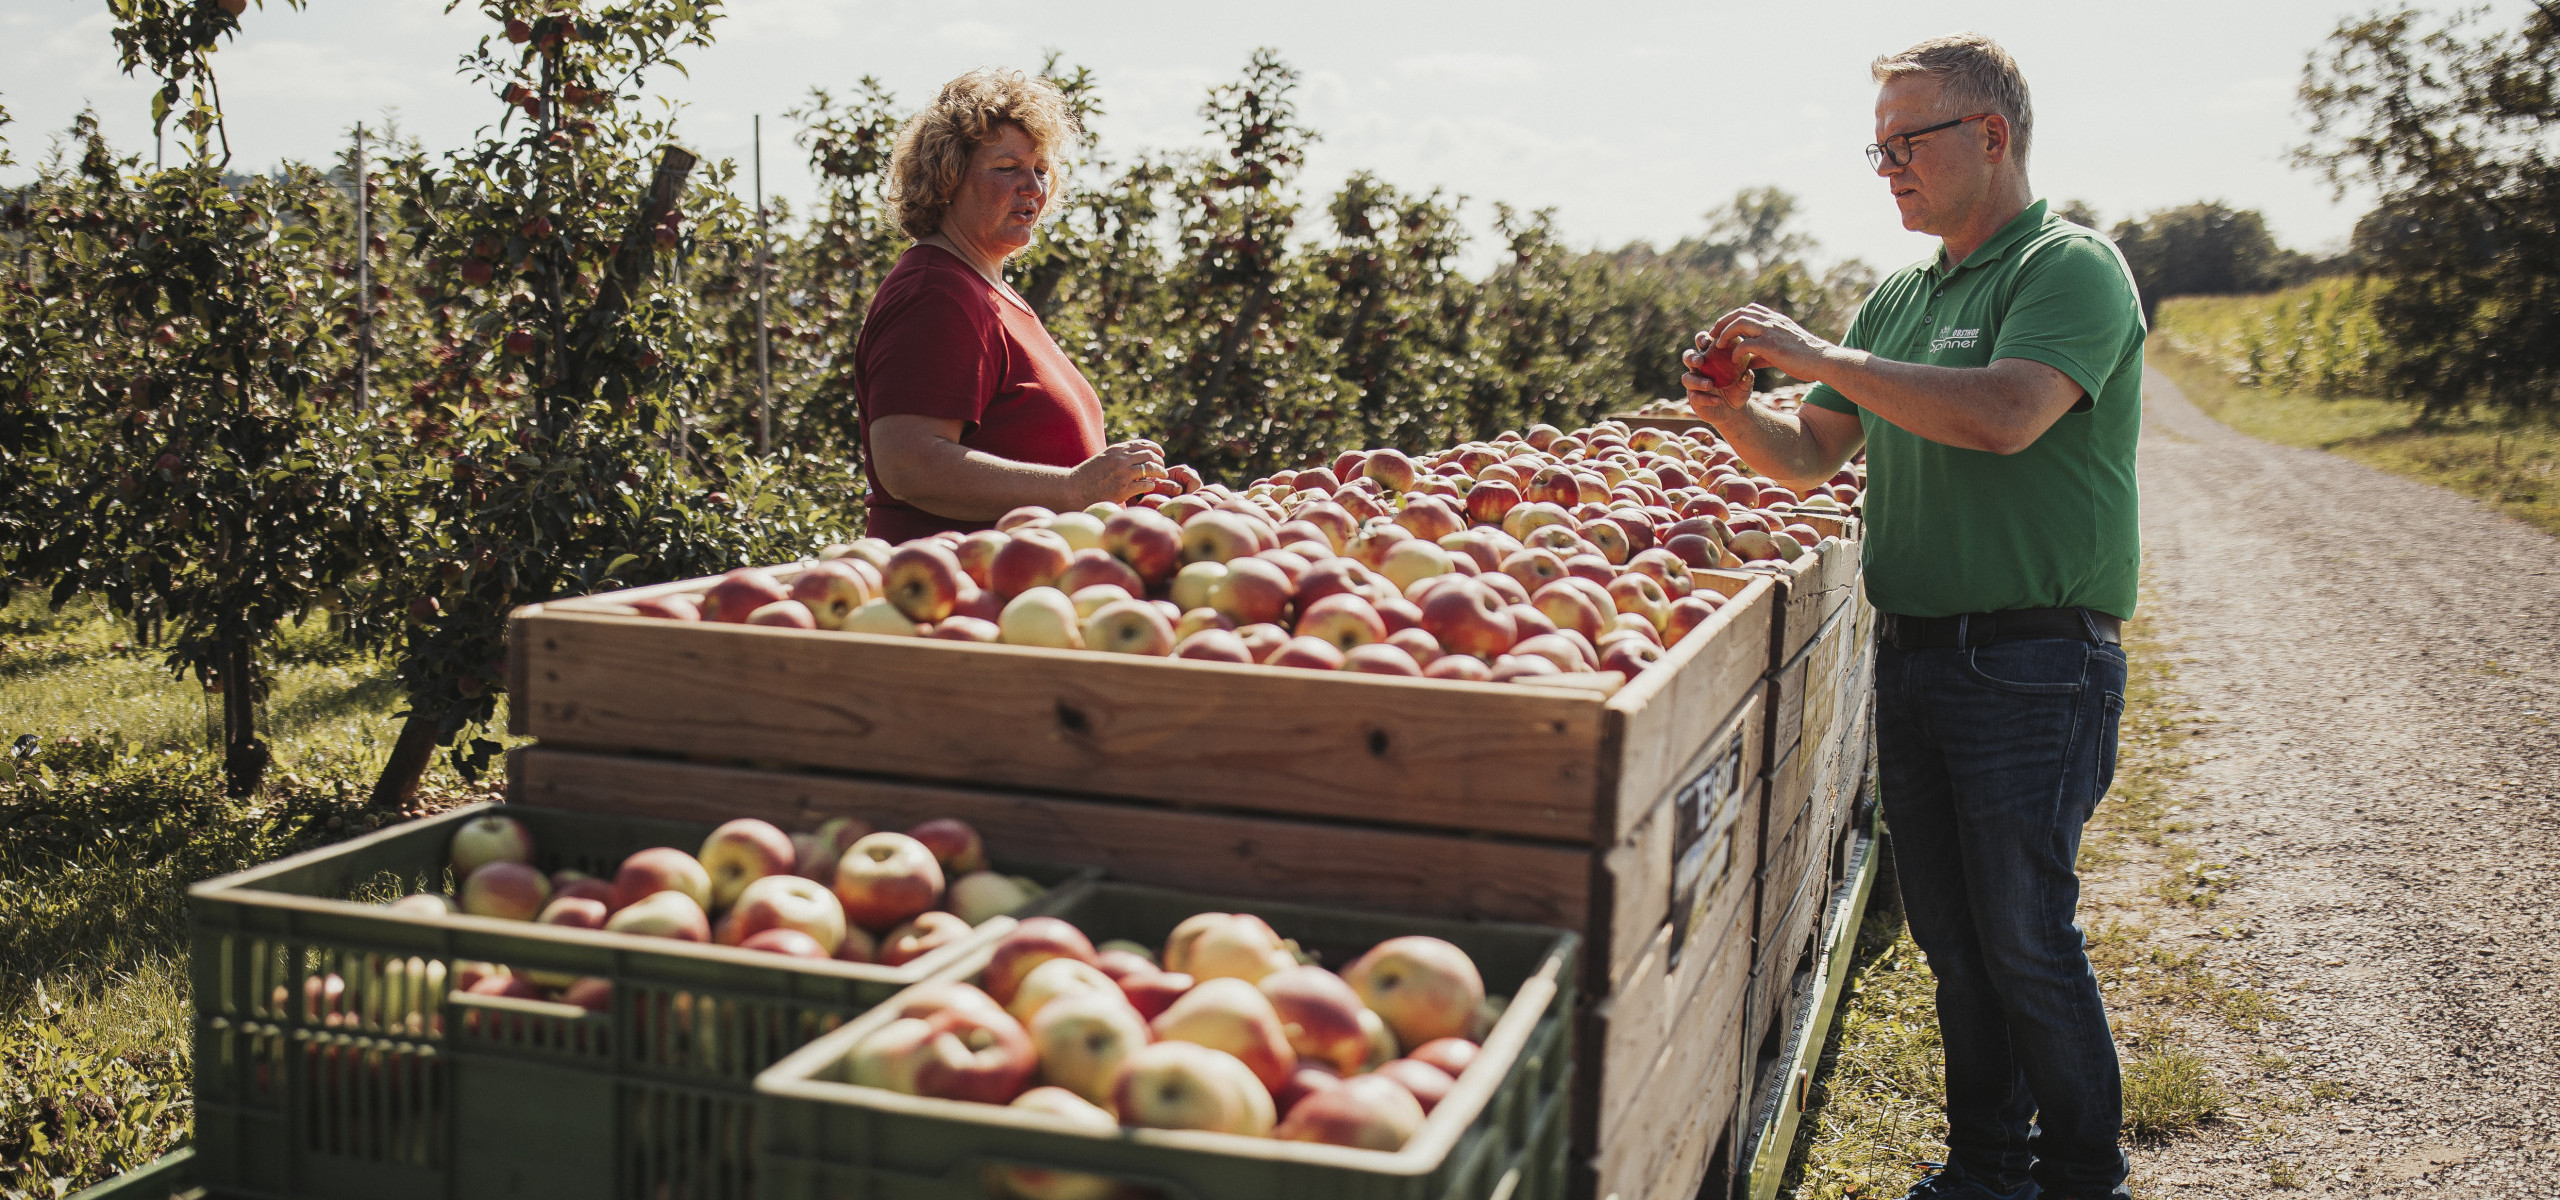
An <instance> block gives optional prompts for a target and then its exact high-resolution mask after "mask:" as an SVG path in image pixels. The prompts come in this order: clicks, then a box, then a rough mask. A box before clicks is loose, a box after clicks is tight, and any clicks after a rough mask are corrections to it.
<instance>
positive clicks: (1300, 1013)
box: [1255, 966, 1369, 1075]
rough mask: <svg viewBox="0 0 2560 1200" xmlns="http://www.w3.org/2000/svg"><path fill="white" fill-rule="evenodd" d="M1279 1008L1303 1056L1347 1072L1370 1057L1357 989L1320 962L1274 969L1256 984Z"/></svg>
mask: <svg viewBox="0 0 2560 1200" xmlns="http://www.w3.org/2000/svg"><path fill="white" fill-rule="evenodd" d="M1255 986H1257V987H1260V988H1261V989H1262V994H1263V995H1264V996H1266V997H1268V998H1270V1000H1271V1007H1272V1011H1274V1012H1276V1013H1278V1014H1279V1017H1280V1024H1281V1030H1282V1032H1283V1033H1284V1034H1285V1035H1286V1036H1287V1037H1288V1039H1289V1046H1290V1048H1291V1049H1292V1050H1294V1051H1296V1052H1297V1054H1298V1056H1299V1057H1300V1058H1302V1059H1312V1060H1315V1061H1318V1062H1322V1063H1325V1064H1327V1065H1329V1066H1331V1067H1332V1068H1333V1069H1334V1070H1336V1071H1338V1072H1340V1073H1342V1074H1345V1075H1348V1074H1352V1073H1354V1072H1357V1071H1358V1070H1360V1068H1361V1066H1362V1065H1363V1064H1364V1063H1366V1062H1367V1061H1368V1058H1369V1034H1368V1032H1367V1031H1366V1030H1364V1029H1362V1028H1361V1027H1360V1011H1361V1009H1362V1007H1363V1005H1362V1004H1361V1002H1360V994H1359V993H1358V992H1355V991H1352V990H1351V985H1350V984H1347V983H1344V982H1343V981H1342V977H1341V976H1339V975H1336V974H1334V973H1333V972H1331V971H1328V970H1325V969H1324V968H1323V967H1317V966H1296V967H1289V968H1287V969H1285V970H1280V971H1274V972H1272V973H1271V974H1269V975H1265V976H1263V977H1262V982H1261V983H1259V984H1257V985H1255Z"/></svg>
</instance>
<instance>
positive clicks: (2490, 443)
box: [2151, 301, 2560, 535]
mask: <svg viewBox="0 0 2560 1200" xmlns="http://www.w3.org/2000/svg"><path fill="white" fill-rule="evenodd" d="M2172 303H2177V302H2174V301H2173V302H2172ZM2151 361H2152V363H2153V365H2155V366H2157V367H2159V368H2160V369H2161V370H2162V371H2164V372H2167V373H2168V375H2169V377H2170V378H2172V379H2174V380H2176V381H2177V382H2178V386H2179V387H2180V388H2182V389H2184V390H2185V391H2186V393H2187V398H2188V399H2189V400H2192V401H2194V402H2195V404H2196V407H2198V408H2200V409H2203V410H2204V411H2205V412H2206V413H2207V414H2208V415H2210V416H2212V417H2213V418H2214V419H2215V420H2218V421H2221V422H2222V423H2223V424H2225V425H2229V426H2230V427H2232V428H2233V429H2236V430H2239V431H2240V432H2242V433H2245V434H2248V435H2249V436H2251V437H2254V438H2258V439H2260V440H2263V441H2269V442H2275V443H2277V444H2279V445H2286V446H2306V447H2310V448H2312V449H2317V450H2326V451H2329V452H2331V453H2334V454H2338V455H2342V456H2344V457H2347V458H2351V459H2354V460H2356V461H2357V462H2361V463H2364V464H2366V465H2368V466H2371V467H2375V468H2377V469H2379V470H2383V471H2388V472H2390V473H2392V474H2394V475H2399V476H2402V477H2404V478H2408V479H2414V480H2417V481H2419V482H2421V483H2430V484H2434V485H2435V486H2437V487H2441V488H2445V489H2447V490H2449V491H2452V492H2455V493H2458V494H2460V495H2464V496H2468V497H2470V498H2472V499H2474V500H2478V501H2480V502H2481V503H2483V504H2486V505H2489V506H2490V507H2492V508H2495V509H2497V510H2498V511H2500V512H2503V513H2505V514H2507V515H2508V516H2511V517H2514V518H2516V519H2517V520H2520V521H2523V522H2525V523H2527V524H2529V525H2532V526H2534V527H2535V528H2537V529H2540V530H2542V531H2543V532H2545V533H2550V534H2554V535H2560V424H2554V423H2553V422H2552V421H2551V420H2549V419H2547V418H2545V419H2537V418H2519V417H2515V416H2511V415H2502V414H2497V413H2492V412H2489V411H2487V410H2484V409H2476V408H2475V409H2469V410H2465V411H2464V412H2461V413H2457V414H2455V415H2453V416H2451V417H2448V418H2446V419H2444V420H2441V421H2436V422H2432V423H2424V424H2422V423H2420V422H2419V420H2418V410H2417V409H2416V407H2414V406H2412V405H2409V404H2405V403H2401V402H2399V401H2393V400H2382V399H2376V398H2373V397H2370V396H2352V395H2350V396H2342V397H2335V398H2330V397H2323V396H2321V395H2319V394H2317V393H2315V392H2307V391H2282V390H2274V389H2266V388H2255V387H2250V386H2247V385H2245V384H2243V383H2241V382H2239V381H2238V380H2237V379H2236V378H2234V376H2233V371H2232V368H2231V367H2230V365H2229V364H2228V363H2225V362H2219V361H2216V360H2213V359H2209V358H2205V357H2200V356H2198V355H2196V354H2194V353H2191V352H2186V351H2181V350H2179V349H2176V348H2174V347H2173V346H2172V345H2171V344H2170V343H2169V341H2168V340H2167V338H2166V336H2165V335H2162V336H2155V337H2154V338H2153V339H2152V353H2151Z"/></svg>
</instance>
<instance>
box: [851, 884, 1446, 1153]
mask: <svg viewBox="0 0 2560 1200" xmlns="http://www.w3.org/2000/svg"><path fill="white" fill-rule="evenodd" d="M891 1004H892V1005H894V1008H893V1009H892V1011H893V1013H894V1018H893V1019H891V1020H889V1021H888V1022H887V1023H885V1024H882V1025H881V1026H879V1027H878V1028H876V1029H874V1030H872V1031H871V1032H870V1033H868V1034H866V1035H865V1036H864V1037H863V1038H862V1039H861V1040H860V1041H858V1042H856V1043H854V1045H853V1046H852V1048H851V1049H850V1052H849V1054H848V1056H847V1059H846V1061H845V1063H844V1067H845V1070H846V1073H847V1076H848V1077H849V1079H850V1080H851V1082H853V1083H856V1084H861V1085H865V1086H869V1087H879V1088H887V1089H889V1090H892V1091H898V1092H905V1093H908V1094H911V1095H921V1096H934V1097H940V1098H942V1099H948V1100H968V1101H975V1102H978V1103H983V1104H1009V1105H1012V1106H1014V1107H1017V1108H1026V1109H1033V1110H1037V1111H1040V1112H1045V1113H1048V1114H1051V1115H1053V1116H1056V1117H1059V1118H1062V1119H1064V1120H1066V1121H1067V1122H1069V1123H1071V1124H1076V1125H1081V1126H1085V1127H1089V1128H1093V1129H1097V1130H1103V1129H1111V1128H1115V1127H1117V1126H1121V1125H1128V1126H1134V1127H1145V1128H1154V1129H1204V1130H1211V1131H1215V1132H1220V1133H1235V1134H1245V1135H1250V1136H1256V1137H1265V1136H1267V1137H1276V1138H1283V1139H1288V1140H1293V1141H1305V1142H1325V1143H1330V1144H1333V1145H1339V1146H1357V1147H1363V1148H1367V1149H1371V1150H1388V1151H1393V1150H1397V1149H1400V1148H1402V1147H1403V1145H1404V1144H1405V1140H1406V1139H1407V1138H1410V1137H1412V1136H1413V1133H1414V1131H1415V1130H1416V1129H1418V1128H1420V1127H1421V1125H1422V1121H1423V1117H1424V1115H1425V1114H1427V1113H1429V1112H1430V1111H1431V1110H1432V1109H1433V1108H1434V1107H1435V1106H1437V1105H1438V1104H1439V1103H1440V1100H1441V1098H1442V1097H1444V1096H1446V1095H1447V1094H1448V1093H1449V1090H1450V1088H1451V1087H1453V1086H1455V1083H1456V1079H1457V1077H1458V1076H1459V1075H1460V1074H1462V1073H1464V1072H1465V1071H1466V1069H1467V1067H1468V1065H1469V1064H1470V1063H1472V1062H1474V1061H1475V1058H1476V1052H1477V1046H1478V1043H1477V1041H1476V1040H1475V1039H1476V1038H1478V1037H1479V1036H1480V1035H1481V1033H1482V1030H1483V1028H1484V1027H1485V1026H1486V1025H1488V1024H1489V1023H1490V1020H1491V1009H1490V1006H1489V1005H1488V1004H1487V1003H1486V999H1485V994H1484V980H1483V977H1482V976H1481V975H1479V974H1478V973H1477V971H1476V965H1475V962H1474V961H1473V960H1472V959H1470V958H1468V957H1467V954H1466V952H1465V951H1464V950H1461V949H1459V948H1458V947H1456V946H1454V945H1451V944H1450V943H1448V942H1445V941H1442V940H1440V939H1439V938H1433V937H1419V936H1408V937H1396V938H1390V939H1388V940H1386V941H1384V942H1380V943H1379V944H1378V945H1376V946H1375V947H1372V948H1371V949H1370V950H1369V951H1368V953H1366V954H1364V955H1362V956H1361V957H1360V958H1359V959H1358V960H1357V961H1355V962H1353V963H1352V964H1351V965H1350V967H1349V968H1348V969H1346V970H1345V971H1343V972H1342V973H1341V974H1339V975H1337V974H1335V973H1333V972H1332V971H1328V970H1326V969H1324V968H1323V967H1320V966H1316V965H1314V964H1312V963H1309V962H1306V961H1303V956H1302V955H1301V954H1299V953H1298V951H1297V947H1296V946H1295V945H1294V944H1292V943H1290V942H1288V941H1286V940H1284V939H1282V938H1281V937H1280V936H1279V935H1278V934H1277V933H1275V932H1273V931H1272V928H1271V926H1270V925H1268V924H1266V923H1265V922H1264V921H1263V920H1262V919H1261V918H1260V917H1256V916H1253V915H1251V914H1248V913H1221V912H1208V913H1200V914H1197V915H1195V916H1192V917H1190V918H1188V919H1186V920H1185V921H1183V922H1182V924H1180V925H1179V926H1177V927H1175V929H1174V931H1173V933H1172V935H1171V936H1169V937H1167V938H1166V939H1165V944H1164V947H1163V950H1162V953H1161V955H1160V956H1159V955H1158V954H1156V953H1153V952H1150V951H1149V950H1148V949H1147V948H1146V947H1144V946H1140V945H1138V944H1137V943H1134V942H1126V941H1111V942H1105V943H1103V944H1102V945H1101V946H1099V947H1096V946H1095V945H1094V944H1093V943H1092V942H1091V941H1090V940H1088V939H1087V937H1086V935H1085V934H1084V932H1083V931H1082V930H1079V929H1077V928H1076V927H1075V926H1074V925H1071V924H1069V923H1067V922H1066V921H1063V920H1060V919H1058V918H1056V917H1032V918H1030V919H1028V920H1025V921H1024V922H1022V924H1020V925H1019V926H1016V927H1015V928H1014V929H1013V930H1012V931H1011V932H1009V933H1007V934H1005V936H1004V937H1003V938H1002V939H1000V940H998V941H997V942H996V943H995V945H994V946H993V947H992V949H991V951H990V958H989V959H988V962H987V965H986V967H985V969H984V970H982V971H980V972H979V974H978V976H977V978H976V980H975V981H974V983H972V982H958V981H952V982H939V983H931V984H925V985H922V986H920V987H917V988H915V989H913V990H910V991H909V992H907V993H906V994H904V995H903V996H901V997H900V998H898V999H897V1000H894V1001H892V1002H891ZM1077 1178H1078V1179H1082V1178H1083V1177H1077ZM1056 1179H1057V1176H1055V1175H1054V1174H1048V1175H1042V1176H1041V1177H1039V1178H1036V1179H1032V1180H1027V1181H1026V1180H1016V1181H1015V1186H1014V1190H1015V1191H1017V1192H1019V1193H1022V1194H1025V1195H1069V1194H1076V1195H1082V1194H1091V1193H1087V1192H1083V1191H1077V1190H1074V1189H1070V1188H1060V1187H1056V1186H1053V1184H1054V1181H1055V1180H1056Z"/></svg>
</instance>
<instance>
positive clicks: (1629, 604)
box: [1609, 571, 1671, 629]
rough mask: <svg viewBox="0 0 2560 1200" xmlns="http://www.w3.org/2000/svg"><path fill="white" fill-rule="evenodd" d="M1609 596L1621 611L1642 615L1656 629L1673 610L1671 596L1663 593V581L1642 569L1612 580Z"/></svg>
mask: <svg viewBox="0 0 2560 1200" xmlns="http://www.w3.org/2000/svg"><path fill="white" fill-rule="evenodd" d="M1609 598H1610V599H1611V600H1613V601H1616V602H1617V606H1618V611H1619V612H1622V613H1632V614H1634V615H1636V616H1639V617H1642V618H1644V619H1645V621H1646V622H1648V623H1649V624H1651V625H1652V626H1653V627H1654V628H1656V629H1660V628H1661V627H1662V620H1663V618H1664V617H1665V616H1666V615H1668V614H1669V612H1670V610H1671V597H1669V596H1667V595H1664V594H1663V591H1662V584H1661V582H1660V581H1658V580H1656V579H1655V578H1654V577H1653V576H1651V575H1647V574H1644V573H1642V572H1640V571H1629V572H1627V573H1626V574H1624V575H1621V576H1619V577H1618V578H1616V579H1615V580H1612V581H1611V582H1610V584H1609Z"/></svg>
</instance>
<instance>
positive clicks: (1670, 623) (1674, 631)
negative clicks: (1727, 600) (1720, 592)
mask: <svg viewBox="0 0 2560 1200" xmlns="http://www.w3.org/2000/svg"><path fill="white" fill-rule="evenodd" d="M1715 594H1716V593H1714V592H1692V593H1690V594H1689V595H1686V596H1683V597H1681V598H1679V599H1677V600H1674V601H1672V602H1671V607H1670V608H1669V609H1666V610H1665V611H1664V612H1663V615H1662V641H1663V644H1664V645H1666V646H1677V645H1679V644H1680V639H1682V638H1684V637H1687V636H1689V631H1690V630H1692V629H1696V628H1697V627H1698V626H1700V625H1704V624H1706V623H1707V620H1708V618H1710V617H1713V616H1715V615H1716V604H1715V602H1714V601H1711V600H1708V599H1707V598H1706V597H1709V596H1713V595H1715Z"/></svg>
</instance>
